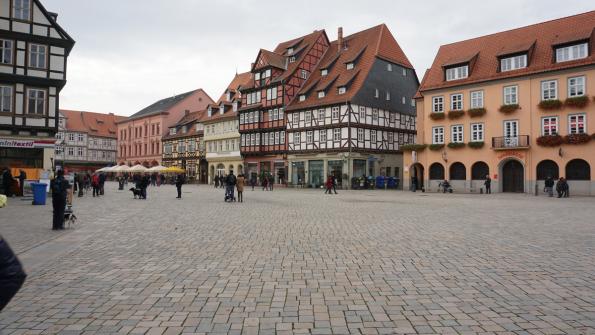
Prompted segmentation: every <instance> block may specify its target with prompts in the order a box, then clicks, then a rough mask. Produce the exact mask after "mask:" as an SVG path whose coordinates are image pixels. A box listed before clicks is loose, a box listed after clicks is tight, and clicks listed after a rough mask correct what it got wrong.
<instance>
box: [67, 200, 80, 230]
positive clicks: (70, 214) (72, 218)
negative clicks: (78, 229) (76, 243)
mask: <svg viewBox="0 0 595 335" xmlns="http://www.w3.org/2000/svg"><path fill="white" fill-rule="evenodd" d="M76 220H77V217H76V215H74V211H73V210H72V206H71V205H67V206H66V209H64V225H65V226H67V228H71V227H74V225H75V224H76Z"/></svg>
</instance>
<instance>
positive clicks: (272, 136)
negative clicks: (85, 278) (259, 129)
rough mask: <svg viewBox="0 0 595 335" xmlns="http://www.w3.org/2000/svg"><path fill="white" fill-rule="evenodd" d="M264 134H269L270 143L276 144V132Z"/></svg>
mask: <svg viewBox="0 0 595 335" xmlns="http://www.w3.org/2000/svg"><path fill="white" fill-rule="evenodd" d="M262 136H265V137H266V136H268V137H269V144H270V145H273V144H275V133H269V134H268V135H267V134H263V135H262Z"/></svg>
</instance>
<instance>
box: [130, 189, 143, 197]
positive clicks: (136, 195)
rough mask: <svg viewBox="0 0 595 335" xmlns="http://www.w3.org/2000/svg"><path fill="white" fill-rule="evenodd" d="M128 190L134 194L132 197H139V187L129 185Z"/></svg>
mask: <svg viewBox="0 0 595 335" xmlns="http://www.w3.org/2000/svg"><path fill="white" fill-rule="evenodd" d="M130 192H132V195H133V196H134V199H136V197H138V198H139V199H140V198H141V193H140V189H138V188H134V187H131V188H130Z"/></svg>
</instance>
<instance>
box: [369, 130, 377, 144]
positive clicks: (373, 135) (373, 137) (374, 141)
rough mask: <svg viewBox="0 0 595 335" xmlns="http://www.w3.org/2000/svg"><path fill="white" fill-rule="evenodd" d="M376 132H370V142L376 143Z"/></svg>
mask: <svg viewBox="0 0 595 335" xmlns="http://www.w3.org/2000/svg"><path fill="white" fill-rule="evenodd" d="M376 141H377V139H376V130H370V142H372V143H376Z"/></svg>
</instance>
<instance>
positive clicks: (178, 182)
mask: <svg viewBox="0 0 595 335" xmlns="http://www.w3.org/2000/svg"><path fill="white" fill-rule="evenodd" d="M185 181H186V178H185V176H184V175H183V174H181V173H180V174H178V176H177V178H176V189H177V190H178V196H177V197H176V198H177V199H182V185H184V182H185Z"/></svg>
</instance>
